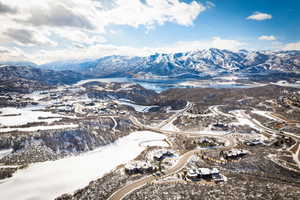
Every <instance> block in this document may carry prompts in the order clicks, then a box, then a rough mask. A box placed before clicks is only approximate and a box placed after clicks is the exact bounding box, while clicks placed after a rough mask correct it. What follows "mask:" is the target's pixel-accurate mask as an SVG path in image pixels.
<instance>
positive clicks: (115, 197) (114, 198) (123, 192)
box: [108, 150, 201, 200]
mask: <svg viewBox="0 0 300 200" xmlns="http://www.w3.org/2000/svg"><path fill="white" fill-rule="evenodd" d="M197 152H201V150H193V151H189V152H187V153H185V154H183V155H182V156H180V158H179V160H178V162H177V163H176V164H175V166H173V167H172V168H170V169H169V170H167V171H166V173H165V174H166V175H171V174H174V173H177V172H179V171H180V170H181V169H183V168H184V167H185V165H186V163H187V162H188V160H189V158H190V157H191V156H192V155H193V154H195V153H197ZM156 178H157V177H155V176H152V175H151V176H147V177H144V178H142V179H139V180H137V181H135V182H133V183H130V184H128V185H126V186H124V187H122V188H121V189H119V190H117V191H116V192H115V193H113V194H112V195H111V196H110V197H109V198H108V200H121V199H123V198H124V197H125V196H127V195H128V194H130V193H131V192H133V191H135V190H137V189H138V188H141V187H143V186H144V185H146V184H147V183H150V182H152V181H154V180H155V179H156Z"/></svg>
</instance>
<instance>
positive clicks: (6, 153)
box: [0, 149, 12, 158]
mask: <svg viewBox="0 0 300 200" xmlns="http://www.w3.org/2000/svg"><path fill="white" fill-rule="evenodd" d="M11 152H12V149H5V150H0V158H3V157H4V156H6V155H8V154H10V153H11Z"/></svg>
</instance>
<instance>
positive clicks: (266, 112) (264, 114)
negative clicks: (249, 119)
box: [251, 110, 282, 121]
mask: <svg viewBox="0 0 300 200" xmlns="http://www.w3.org/2000/svg"><path fill="white" fill-rule="evenodd" d="M251 112H252V113H255V114H258V115H261V116H263V117H266V118H268V119H271V120H274V121H282V120H280V119H278V118H276V117H273V116H272V115H271V114H272V112H268V111H261V110H254V111H251Z"/></svg>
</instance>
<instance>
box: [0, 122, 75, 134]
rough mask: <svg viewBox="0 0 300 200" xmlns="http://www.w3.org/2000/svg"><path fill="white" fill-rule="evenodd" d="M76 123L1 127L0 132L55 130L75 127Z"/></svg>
mask: <svg viewBox="0 0 300 200" xmlns="http://www.w3.org/2000/svg"><path fill="white" fill-rule="evenodd" d="M77 127H78V124H63V125H51V126H34V127H26V128H1V129H0V133H6V132H13V131H21V132H32V131H39V130H40V131H42V130H55V129H65V128H77Z"/></svg>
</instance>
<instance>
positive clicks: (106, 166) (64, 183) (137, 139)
mask: <svg viewBox="0 0 300 200" xmlns="http://www.w3.org/2000/svg"><path fill="white" fill-rule="evenodd" d="M164 138H165V136H164V135H161V134H159V133H154V132H150V131H139V132H133V133H131V134H130V135H128V136H125V137H123V138H120V139H118V140H117V141H116V142H115V143H113V144H110V145H107V146H104V147H100V148H98V149H96V150H94V151H91V152H88V153H84V154H82V155H80V156H73V157H68V158H64V159H60V160H56V161H47V162H42V163H37V164H33V165H31V166H29V167H28V168H26V169H24V170H20V171H18V172H17V173H15V174H14V176H13V177H12V178H9V179H4V180H2V181H0V191H1V192H0V199H11V200H33V199H54V198H55V197H58V196H60V195H62V194H64V193H72V192H73V191H75V190H77V189H80V188H83V187H85V186H86V185H88V183H89V182H90V181H92V180H95V179H97V178H99V177H102V176H103V175H104V174H105V173H108V172H110V171H111V170H113V169H114V168H115V167H117V166H118V165H120V164H123V163H126V162H128V161H130V160H132V159H134V158H135V157H137V156H138V155H139V154H140V153H141V152H142V151H143V150H144V149H145V147H143V146H141V145H139V144H140V143H142V142H146V141H149V140H163V139H164Z"/></svg>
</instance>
